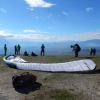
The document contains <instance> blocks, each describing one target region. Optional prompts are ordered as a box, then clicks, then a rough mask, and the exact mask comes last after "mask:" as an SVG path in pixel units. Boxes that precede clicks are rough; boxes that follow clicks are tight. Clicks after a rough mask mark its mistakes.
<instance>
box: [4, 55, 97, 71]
mask: <svg viewBox="0 0 100 100" xmlns="http://www.w3.org/2000/svg"><path fill="white" fill-rule="evenodd" d="M3 63H4V64H5V65H6V66H8V67H11V68H17V69H23V70H36V71H49V72H77V71H91V70H94V69H95V68H96V64H95V63H94V62H93V61H92V60H90V59H83V60H76V61H71V62H64V63H48V64H47V63H29V62H27V61H26V60H24V59H22V58H20V57H18V56H14V55H9V56H5V57H4V58H3Z"/></svg>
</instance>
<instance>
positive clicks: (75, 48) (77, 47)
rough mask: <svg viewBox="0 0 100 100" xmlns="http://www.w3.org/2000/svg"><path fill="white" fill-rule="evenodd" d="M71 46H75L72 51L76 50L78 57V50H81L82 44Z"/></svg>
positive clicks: (72, 46)
mask: <svg viewBox="0 0 100 100" xmlns="http://www.w3.org/2000/svg"><path fill="white" fill-rule="evenodd" d="M70 47H71V48H73V50H72V51H75V57H78V52H79V51H80V50H81V48H80V46H79V45H78V44H75V45H71V46H70Z"/></svg>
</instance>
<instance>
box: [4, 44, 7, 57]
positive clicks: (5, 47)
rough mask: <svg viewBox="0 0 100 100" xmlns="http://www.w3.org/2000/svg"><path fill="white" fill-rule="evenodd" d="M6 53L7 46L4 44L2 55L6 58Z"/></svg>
mask: <svg viewBox="0 0 100 100" xmlns="http://www.w3.org/2000/svg"><path fill="white" fill-rule="evenodd" d="M6 53H7V46H6V44H5V45H4V55H5V56H6Z"/></svg>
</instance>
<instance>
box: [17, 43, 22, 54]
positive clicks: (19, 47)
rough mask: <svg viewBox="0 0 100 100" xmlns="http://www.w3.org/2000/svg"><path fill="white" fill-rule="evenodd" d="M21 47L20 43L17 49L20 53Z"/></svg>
mask: <svg viewBox="0 0 100 100" xmlns="http://www.w3.org/2000/svg"><path fill="white" fill-rule="evenodd" d="M20 49H21V46H20V45H19V44H18V46H17V50H18V54H19V55H20Z"/></svg>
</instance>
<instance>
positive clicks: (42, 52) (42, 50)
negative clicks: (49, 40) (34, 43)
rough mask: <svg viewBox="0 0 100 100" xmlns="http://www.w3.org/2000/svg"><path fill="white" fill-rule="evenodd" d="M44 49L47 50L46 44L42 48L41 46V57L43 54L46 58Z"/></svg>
mask: <svg viewBox="0 0 100 100" xmlns="http://www.w3.org/2000/svg"><path fill="white" fill-rule="evenodd" d="M44 48H45V46H44V44H42V46H41V56H42V54H43V56H44V52H45V51H44Z"/></svg>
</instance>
